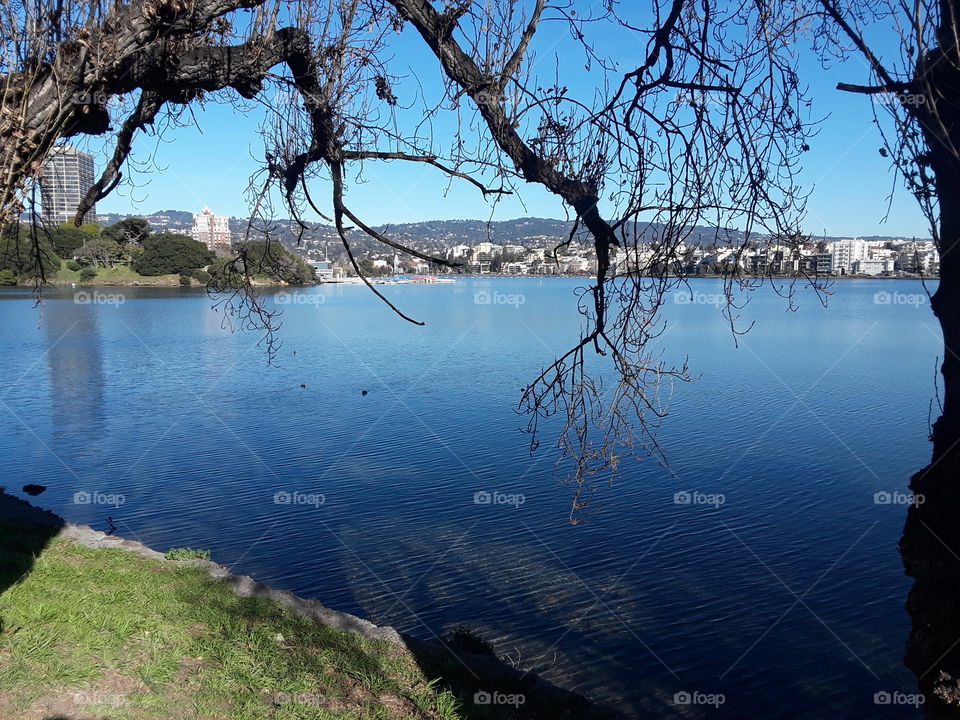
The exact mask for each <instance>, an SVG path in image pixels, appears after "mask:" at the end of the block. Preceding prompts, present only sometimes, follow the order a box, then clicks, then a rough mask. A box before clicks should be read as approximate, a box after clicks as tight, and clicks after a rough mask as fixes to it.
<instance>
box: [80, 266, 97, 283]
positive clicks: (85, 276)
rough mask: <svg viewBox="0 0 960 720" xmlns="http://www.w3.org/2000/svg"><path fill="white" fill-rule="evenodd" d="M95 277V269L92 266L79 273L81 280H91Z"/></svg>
mask: <svg viewBox="0 0 960 720" xmlns="http://www.w3.org/2000/svg"><path fill="white" fill-rule="evenodd" d="M96 276H97V269H96V268H95V267H93V266H92V265H87V266H86V267H85V268H84V269H83V270H81V271H80V279H81V280H93V279H94V278H95V277H96Z"/></svg>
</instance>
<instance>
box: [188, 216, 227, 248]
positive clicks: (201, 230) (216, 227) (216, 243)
mask: <svg viewBox="0 0 960 720" xmlns="http://www.w3.org/2000/svg"><path fill="white" fill-rule="evenodd" d="M190 234H191V235H192V236H193V239H194V240H197V241H198V242H202V243H203V244H204V245H206V246H207V248H208V249H209V250H212V251H213V252H219V253H221V254H226V253H228V252H230V218H227V217H223V216H219V215H214V214H213V211H212V210H211V209H210V208H208V207H205V208H203V210H201V211H200V212H198V213H194V215H193V229H192V230H191V231H190Z"/></svg>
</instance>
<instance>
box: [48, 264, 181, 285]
mask: <svg viewBox="0 0 960 720" xmlns="http://www.w3.org/2000/svg"><path fill="white" fill-rule="evenodd" d="M53 281H54V282H57V283H76V284H77V285H130V284H132V283H134V282H139V283H140V284H142V285H179V284H180V276H179V275H157V276H150V277H147V276H145V275H141V274H140V273H138V272H135V271H134V270H132V269H131V268H130V266H129V265H118V266H117V267H112V268H107V267H100V268H97V276H96V277H95V278H93V279H92V280H89V281H87V280H82V279H81V278H80V270H70V269H69V268H68V267H67V263H66V261H63V262H61V263H60V270H59V271H58V272H57V275H56V277H54V278H53Z"/></svg>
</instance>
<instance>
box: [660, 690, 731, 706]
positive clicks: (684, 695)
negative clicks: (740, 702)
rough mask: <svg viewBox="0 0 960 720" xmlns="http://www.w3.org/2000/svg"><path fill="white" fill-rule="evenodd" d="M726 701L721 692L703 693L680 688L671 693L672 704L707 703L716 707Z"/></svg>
mask: <svg viewBox="0 0 960 720" xmlns="http://www.w3.org/2000/svg"><path fill="white" fill-rule="evenodd" d="M726 701H727V698H726V697H725V696H724V694H723V693H703V692H699V691H697V690H681V691H680V692H678V693H674V694H673V704H674V705H709V706H710V707H713V708H718V707H720V706H721V705H723V704H724V703H725V702H726Z"/></svg>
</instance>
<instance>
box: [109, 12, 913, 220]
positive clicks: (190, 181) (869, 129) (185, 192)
mask: <svg viewBox="0 0 960 720" xmlns="http://www.w3.org/2000/svg"><path fill="white" fill-rule="evenodd" d="M406 32H409V30H408V31H405V33H406ZM536 48H537V49H538V51H539V56H538V57H539V58H540V59H539V61H538V64H539V67H542V68H545V69H546V70H547V74H548V75H549V76H550V79H551V81H552V72H553V67H554V64H555V62H554V61H555V60H557V58H562V60H561V61H560V62H561V65H562V64H563V63H566V62H573V61H575V62H577V63H579V64H581V65H582V61H581V60H580V59H579V58H577V57H575V54H576V52H577V51H576V49H575V48H574V47H573V46H572V44H571V41H570V39H569V36H568V35H567V30H566V28H565V27H563V26H561V25H559V24H553V25H549V26H545V27H543V28H542V29H541V31H540V32H539V33H538V35H537V38H536ZM642 49H643V48H642V47H641V46H640V45H638V44H635V45H634V46H632V47H623V48H618V52H622V56H621V57H620V58H619V59H620V61H621V63H622V64H623V65H624V66H626V65H634V66H635V65H636V64H637V63H638V62H639V57H640V56H639V54H640V52H641V51H642ZM395 54H396V57H397V59H398V60H399V61H401V63H402V64H406V65H408V66H409V67H410V68H411V72H416V73H417V74H419V75H420V76H421V78H426V82H425V84H426V85H428V86H429V82H430V81H432V80H433V79H435V78H436V77H437V73H438V70H437V68H436V66H435V64H434V63H433V62H432V58H430V57H427V56H426V54H425V52H424V51H423V49H422V48H421V47H420V45H419V40H418V39H416V38H410V39H409V41H407V40H405V41H403V42H402V43H401V44H400V45H398V46H397V47H396V48H395ZM631 54H635V55H636V57H630V55H631ZM571 56H574V58H573V60H571V59H570V58H571ZM801 71H802V80H803V81H805V82H806V84H808V85H809V86H810V96H811V98H812V100H813V112H814V115H815V116H817V117H823V116H827V117H826V119H825V120H824V122H823V124H822V126H821V128H820V132H819V134H818V136H817V137H815V138H814V139H813V140H812V141H811V143H810V145H811V151H810V152H809V153H807V154H806V155H805V163H804V169H803V173H802V175H801V177H800V180H801V182H802V184H803V185H804V186H805V187H806V188H809V189H811V192H812V194H811V196H810V200H809V203H808V217H807V222H806V230H807V231H808V232H810V233H813V234H816V235H819V234H821V233H825V234H827V235H835V236H836V235H839V236H850V235H903V236H912V235H917V236H922V237H927V236H928V235H929V231H928V229H927V227H926V222H925V220H924V218H923V217H922V216H921V214H920V212H919V210H918V209H917V207H916V205H915V203H914V200H913V198H912V197H910V196H909V195H908V194H907V193H906V192H905V191H904V190H903V189H902V188H900V187H897V188H894V186H893V173H892V170H891V166H890V161H889V159H888V158H884V157H882V156H881V155H880V152H879V147H880V144H881V143H880V137H879V133H878V131H877V129H876V128H875V127H874V126H873V125H872V124H871V123H870V118H871V113H870V101H869V99H867V98H866V97H865V96H861V95H850V94H847V93H842V92H839V91H837V90H836V89H835V86H836V83H837V82H838V81H845V82H868V81H869V78H868V76H867V73H866V70H865V66H864V64H863V62H862V61H861V60H859V59H857V58H853V59H851V60H850V61H848V62H847V63H845V64H841V65H838V66H835V67H834V68H833V69H832V70H830V71H824V70H823V69H822V68H821V67H820V66H819V63H818V62H816V61H814V60H813V59H812V58H810V59H807V60H805V62H804V63H803V64H802V66H801ZM594 75H595V74H594V73H586V72H585V71H581V72H580V73H579V76H578V77H576V78H572V79H570V80H569V81H568V79H567V78H566V77H565V78H564V82H565V83H566V82H569V83H570V84H571V87H572V90H575V91H576V90H584V89H585V88H586V86H587V85H588V84H589V83H590V82H591V80H592V79H593V78H594ZM594 82H596V80H594ZM404 100H405V98H404V96H403V94H402V93H401V101H404ZM194 116H195V118H196V124H195V125H193V126H188V127H182V128H177V129H175V130H170V131H168V132H166V133H165V134H164V141H161V142H159V143H158V141H157V139H156V138H153V137H146V136H141V137H140V138H139V140H138V141H137V142H136V143H135V145H134V157H135V158H139V159H142V160H145V159H147V158H149V157H150V156H151V155H153V156H154V157H155V159H156V163H157V164H158V165H159V166H160V168H161V169H160V170H159V171H157V170H155V171H153V172H140V173H136V174H135V177H134V179H135V182H136V184H137V186H136V187H129V186H121V188H119V189H118V190H117V191H115V192H114V194H113V195H112V196H111V197H109V198H107V199H106V200H104V201H102V202H100V203H99V204H98V210H99V211H101V212H122V213H131V212H133V213H142V214H147V213H150V212H154V211H158V210H166V209H177V210H191V211H198V210H199V209H200V208H201V207H203V206H204V205H206V206H209V207H210V208H212V209H213V210H214V212H216V213H217V214H223V215H233V216H238V217H245V216H246V215H247V214H248V205H247V201H246V198H245V190H246V188H247V183H248V180H249V176H250V174H251V172H252V171H253V170H255V169H256V167H257V163H256V161H255V159H254V158H256V157H261V156H262V154H263V148H262V145H261V142H260V139H259V137H258V135H257V132H256V131H257V126H258V122H259V113H258V112H253V113H250V114H249V115H244V114H242V113H238V112H236V111H234V110H233V109H232V108H231V107H230V106H228V105H221V104H214V103H209V104H207V105H206V106H205V107H204V108H202V109H201V108H199V107H195V108H194ZM437 127H438V130H439V132H440V134H441V135H443V134H444V133H445V131H448V130H449V127H445V126H444V125H443V124H442V123H441V124H439V125H438V126H437ZM95 147H96V144H95V143H94V144H92V145H91V148H95ZM365 176H366V180H367V182H366V183H365V184H363V185H359V186H355V187H354V188H352V189H351V190H350V195H349V202H350V204H351V207H352V209H354V211H357V212H358V213H359V214H360V215H361V217H363V218H364V220H365V221H368V222H370V223H373V224H387V223H400V222H417V221H421V220H433V219H463V218H478V219H487V218H488V217H490V216H491V212H493V218H494V219H498V220H506V219H510V218H515V217H521V216H524V215H530V216H538V217H550V218H562V217H565V214H564V209H563V206H562V204H561V203H560V202H559V201H558V200H557V199H556V198H555V197H554V196H552V195H551V194H550V193H548V192H546V191H545V190H542V189H540V188H539V187H535V186H531V185H527V186H525V187H524V188H523V189H522V192H521V194H520V195H519V196H518V197H508V198H506V199H503V200H501V201H500V202H499V204H498V206H497V207H496V208H495V209H493V208H491V206H490V205H489V204H488V203H487V202H485V201H484V199H483V197H482V196H481V194H480V193H479V192H478V191H477V190H476V189H475V188H474V187H472V186H470V185H469V184H467V183H463V182H459V181H458V182H454V183H453V184H452V185H450V184H449V183H448V181H447V179H446V178H445V177H444V176H442V175H441V174H440V173H439V172H438V171H436V170H433V169H431V168H428V167H420V166H416V165H414V166H412V167H411V166H409V165H406V164H400V163H392V164H383V163H380V164H378V165H373V164H369V165H367V166H366V170H365ZM318 190H319V188H318ZM891 192H893V193H894V194H893V202H892V207H891V208H890V212H889V217H888V218H887V220H886V221H884V216H885V215H886V214H887V210H888V197H889V196H890V194H891ZM318 194H322V192H321V193H318ZM308 219H315V220H319V218H308Z"/></svg>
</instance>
